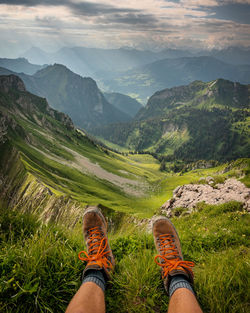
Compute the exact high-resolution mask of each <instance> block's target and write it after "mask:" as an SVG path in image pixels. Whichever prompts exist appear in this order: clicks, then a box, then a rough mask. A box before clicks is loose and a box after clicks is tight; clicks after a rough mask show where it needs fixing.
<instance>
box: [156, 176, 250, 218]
mask: <svg viewBox="0 0 250 313" xmlns="http://www.w3.org/2000/svg"><path fill="white" fill-rule="evenodd" d="M210 178H212V177H207V178H206V180H207V179H208V180H209V181H211V180H210ZM212 179H213V178H212ZM215 187H216V188H213V187H212V186H210V185H200V184H197V185H196V184H194V185H193V184H189V185H183V186H181V187H177V188H176V189H175V190H174V194H173V198H172V199H170V200H168V201H167V202H166V203H164V204H163V205H162V207H161V209H162V211H161V212H162V213H163V214H165V215H167V216H168V217H171V216H172V209H174V208H180V207H184V208H188V209H190V211H192V209H193V208H194V207H195V206H196V205H197V203H199V202H203V201H204V202H205V203H208V204H222V203H226V202H229V201H233V200H235V201H238V202H242V203H243V205H244V208H245V209H246V210H247V211H248V212H250V188H247V187H246V186H245V185H244V184H243V183H241V182H240V181H238V180H237V179H234V178H230V179H227V180H226V181H225V182H224V183H223V184H217V185H216V186H215ZM177 195H178V196H177Z"/></svg>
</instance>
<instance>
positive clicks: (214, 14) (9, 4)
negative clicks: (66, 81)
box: [0, 0, 250, 57]
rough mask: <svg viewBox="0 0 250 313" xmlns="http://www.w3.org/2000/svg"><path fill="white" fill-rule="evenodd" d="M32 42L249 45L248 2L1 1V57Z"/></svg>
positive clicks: (54, 45)
mask: <svg viewBox="0 0 250 313" xmlns="http://www.w3.org/2000/svg"><path fill="white" fill-rule="evenodd" d="M33 46H36V47H39V48H42V49H43V50H45V51H49V52H50V51H51V52H52V51H56V50H58V49H60V48H61V47H64V46H85V47H98V48H119V47H131V48H136V49H149V50H156V51H157V50H161V49H164V48H180V49H191V50H193V49H213V48H216V49H222V48H226V47H229V46H242V47H250V0H207V1H206V0H171V1H170V0H169V1H167V0H122V1H119V0H88V1H84V0H0V56H1V57H3V56H4V57H16V56H19V55H21V54H22V53H23V52H25V51H26V50H28V49H29V48H31V47H33Z"/></svg>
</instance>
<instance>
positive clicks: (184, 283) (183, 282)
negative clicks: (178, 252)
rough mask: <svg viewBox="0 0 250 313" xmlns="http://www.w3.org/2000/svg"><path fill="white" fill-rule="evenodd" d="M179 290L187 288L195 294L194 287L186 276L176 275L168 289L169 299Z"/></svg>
mask: <svg viewBox="0 0 250 313" xmlns="http://www.w3.org/2000/svg"><path fill="white" fill-rule="evenodd" d="M179 288H186V289H188V290H190V291H191V292H192V293H193V294H195V293H194V290H193V287H192V285H191V284H190V282H189V281H188V280H187V278H186V277H185V276H184V275H176V276H173V277H172V278H171V281H170V285H169V289H168V292H169V297H171V296H172V295H173V293H174V292H175V291H176V290H177V289H179Z"/></svg>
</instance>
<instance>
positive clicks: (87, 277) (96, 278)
mask: <svg viewBox="0 0 250 313" xmlns="http://www.w3.org/2000/svg"><path fill="white" fill-rule="evenodd" d="M87 282H92V283H95V284H96V285H97V286H99V287H100V288H101V289H102V290H103V292H105V289H106V280H105V277H104V275H103V272H102V270H92V269H89V270H88V271H86V273H85V274H84V277H83V280H82V283H83V284H84V283H87Z"/></svg>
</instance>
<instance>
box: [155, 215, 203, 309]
mask: <svg viewBox="0 0 250 313" xmlns="http://www.w3.org/2000/svg"><path fill="white" fill-rule="evenodd" d="M152 231H153V235H154V240H155V246H156V249H157V251H158V253H159V254H158V255H157V256H156V257H155V262H156V263H157V264H158V265H159V266H160V267H161V270H162V278H163V283H164V287H165V289H166V291H167V293H168V294H169V296H170V303H169V308H168V313H202V310H201V309H200V306H199V304H198V302H197V300H196V297H195V294H194V291H193V272H192V269H191V267H193V266H194V263H193V262H188V261H184V260H183V256H182V252H181V244H180V240H179V237H178V234H177V231H176V229H175V227H174V225H173V224H172V223H171V222H170V220H168V219H167V218H166V217H159V218H158V219H157V220H156V221H155V222H154V224H153V229H152ZM158 260H159V261H158Z"/></svg>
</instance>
